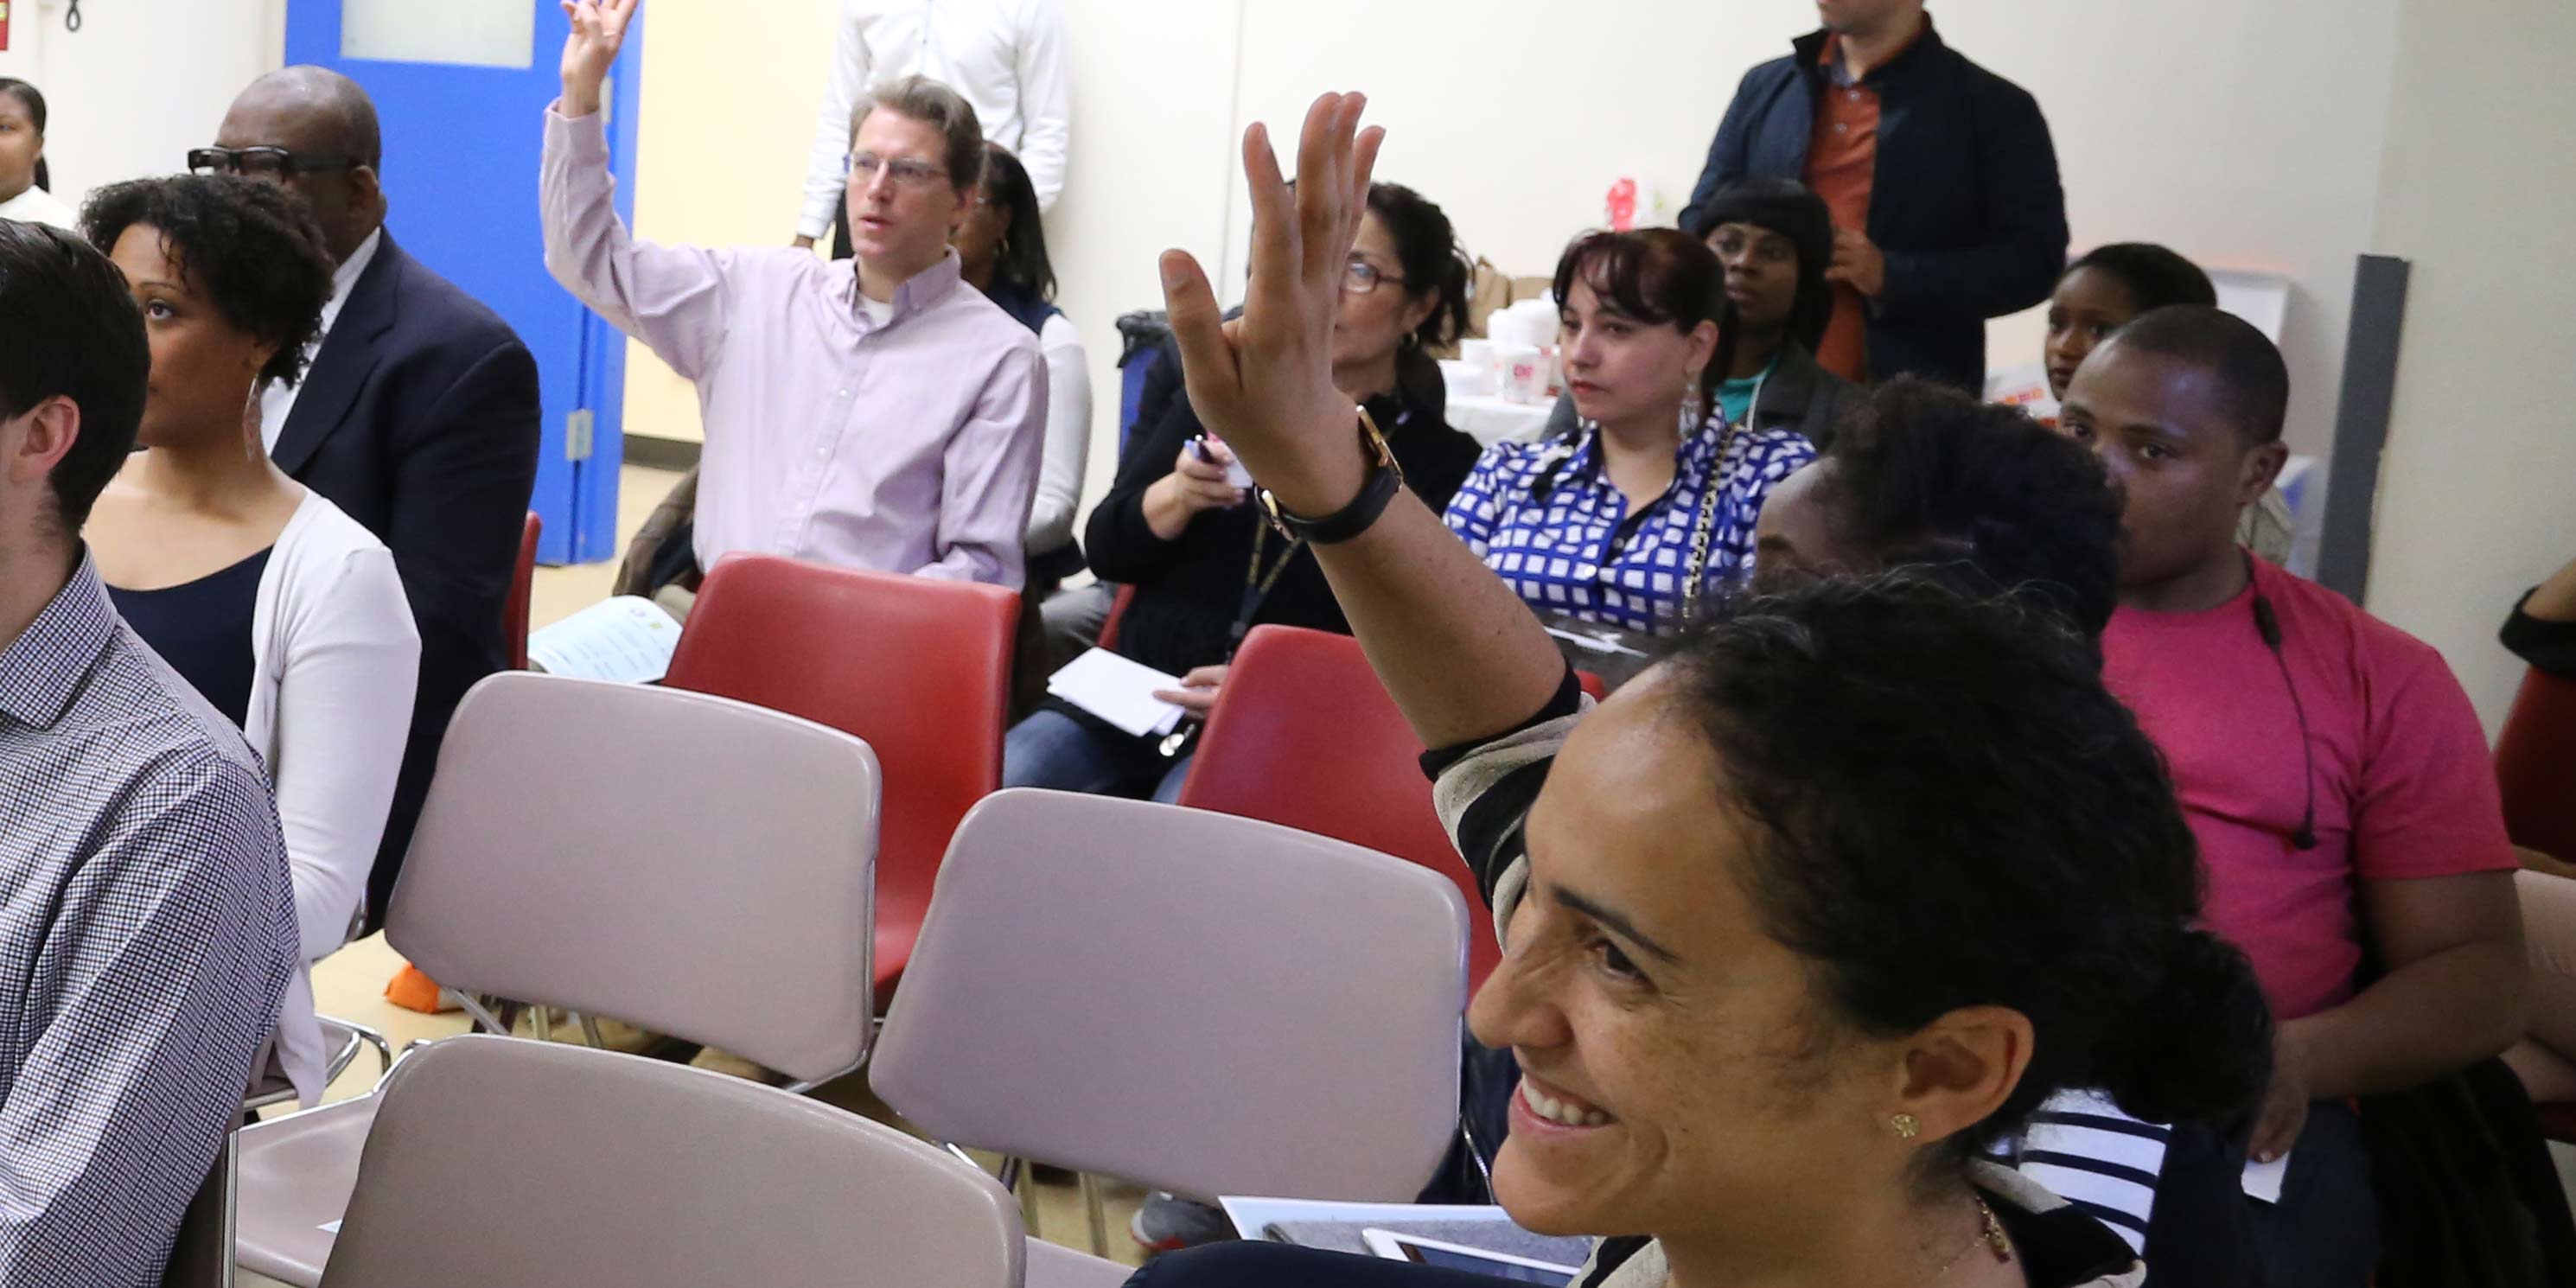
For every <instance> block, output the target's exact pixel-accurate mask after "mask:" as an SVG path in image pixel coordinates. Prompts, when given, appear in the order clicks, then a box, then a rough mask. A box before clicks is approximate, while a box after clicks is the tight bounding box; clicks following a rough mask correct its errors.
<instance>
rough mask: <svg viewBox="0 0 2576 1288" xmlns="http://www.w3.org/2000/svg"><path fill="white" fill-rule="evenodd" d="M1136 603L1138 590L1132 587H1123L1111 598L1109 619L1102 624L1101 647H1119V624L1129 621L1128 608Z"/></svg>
mask: <svg viewBox="0 0 2576 1288" xmlns="http://www.w3.org/2000/svg"><path fill="white" fill-rule="evenodd" d="M1135 602H1136V588H1135V587H1134V586H1132V585H1122V586H1120V587H1119V588H1118V593H1117V594H1115V595H1112V596H1110V598H1109V617H1108V618H1107V620H1105V621H1103V622H1101V623H1100V647H1102V648H1107V649H1114V648H1116V647H1118V624H1119V623H1120V622H1123V621H1125V620H1127V606H1128V605H1129V604H1132V603H1135Z"/></svg>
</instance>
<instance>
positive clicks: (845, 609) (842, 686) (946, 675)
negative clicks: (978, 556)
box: [663, 555, 1020, 999]
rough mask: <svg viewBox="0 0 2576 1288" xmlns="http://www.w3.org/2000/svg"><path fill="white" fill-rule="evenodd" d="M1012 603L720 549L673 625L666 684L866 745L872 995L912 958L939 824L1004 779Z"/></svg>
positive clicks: (963, 585)
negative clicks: (879, 800)
mask: <svg viewBox="0 0 2576 1288" xmlns="http://www.w3.org/2000/svg"><path fill="white" fill-rule="evenodd" d="M1019 611H1020V597H1019V596H1018V595H1015V594H1013V593H1011V592H1010V591H1007V590H1003V589H1001V588H1000V587H998V586H986V585H981V584H978V583H974V582H958V581H936V580H933V579H931V578H928V577H907V576H898V575H895V574H891V573H879V572H861V571H858V570H856V569H850V568H833V567H829V566H826V565H823V564H817V563H808V562H805V561H803V560H797V559H785V558H780V557H778V556H776V555H728V556H726V557H725V558H724V559H722V560H720V561H718V562H717V564H716V566H715V570H714V571H713V572H710V573H708V574H707V579H706V583H705V584H704V585H702V586H701V587H699V589H698V599H697V604H696V605H695V606H694V607H693V608H691V609H690V610H689V621H688V625H687V626H685V627H683V628H682V629H681V631H680V645H679V649H678V651H677V652H675V653H674V654H673V655H672V657H671V670H670V674H669V675H668V676H666V677H664V679H663V683H665V684H668V685H671V686H672V687H674V688H682V689H694V690H696V691H698V692H700V693H713V694H716V695H719V696H721V697H728V698H733V699H736V700H739V701H743V702H750V703H754V704H756V705H759V706H764V707H768V708H770V709H772V710H775V711H784V712H787V713H788V714H790V715H797V716H803V717H805V718H806V719H808V720H812V721H814V722H815V723H817V724H824V725H829V726H831V727H832V728H835V729H839V730H842V731H844V732H847V733H852V734H856V735H858V736H859V737H861V738H863V739H866V740H867V743H868V745H869V746H870V747H872V748H874V749H875V751H876V753H877V763H878V765H879V766H880V767H881V768H882V769H883V770H884V774H885V810H884V813H883V815H882V816H881V818H880V819H879V821H878V831H877V892H876V922H877V929H876V984H877V991H878V993H879V995H880V998H881V999H882V997H883V995H884V994H885V992H886V990H888V989H890V988H891V987H893V985H894V982H895V981H896V980H897V979H899V978H901V977H902V975H903V968H904V964H905V963H906V962H907V961H909V960H910V959H911V957H912V943H913V940H914V938H915V937H916V936H918V935H919V934H920V933H921V917H922V913H923V912H924V911H926V910H927V909H928V908H929V907H930V889H931V883H932V881H933V879H934V878H935V877H937V875H938V873H939V860H940V856H941V855H943V854H945V853H947V850H948V838H949V834H950V833H952V832H954V831H956V830H957V820H959V819H961V818H963V817H965V815H966V811H967V810H969V809H972V808H973V807H974V805H975V802H977V801H980V800H982V799H984V797H986V796H988V795H990V794H991V793H992V792H993V791H994V790H995V789H997V788H999V787H1000V786H1001V783H1002V724H1003V720H1004V718H1005V716H1006V715H1007V713H1008V711H1009V707H1010V694H1011V641H1012V630H1013V628H1014V626H1015V624H1016V623H1017V621H1018V618H1019Z"/></svg>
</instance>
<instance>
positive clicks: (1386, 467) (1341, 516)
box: [1260, 407, 1404, 546]
mask: <svg viewBox="0 0 2576 1288" xmlns="http://www.w3.org/2000/svg"><path fill="white" fill-rule="evenodd" d="M1358 411H1359V414H1360V451H1361V453H1362V454H1364V455H1366V456H1367V457H1368V461H1369V474H1368V479H1367V480H1366V481H1365V482H1363V483H1361V484H1360V494H1359V495H1358V496H1356V497H1353V498H1351V503H1350V504H1349V505H1346V506H1343V507H1342V508H1341V509H1339V510H1336V511H1334V512H1333V513H1331V514H1328V515H1324V516H1323V517H1321V518H1315V519H1309V518H1306V517H1305V516H1303V515H1299V514H1296V513H1293V512H1291V511H1290V510H1289V509H1288V508H1287V507H1286V506H1283V505H1281V504H1279V498H1278V497H1276V496H1274V495H1272V494H1271V492H1270V489H1268V488H1262V489H1260V493H1261V512H1262V514H1263V515H1264V516H1265V517H1267V518H1268V519H1269V520H1270V526H1271V527H1273V528H1276V529H1277V530H1278V532H1279V535H1280V536H1283V537H1286V538H1288V539H1289V540H1291V541H1304V542H1306V543H1307V544H1309V545H1317V546H1329V545H1332V544H1334V543H1336V542H1342V541H1348V540H1350V539H1351V538H1353V537H1356V536H1358V535H1359V534H1361V533H1363V532H1366V531H1368V530H1369V525H1370V524H1373V523H1375V522H1377V517H1378V516H1379V515H1381V514H1384V513H1386V503H1387V502H1389V501H1392V500H1394V499H1395V493H1396V489H1398V488H1400V487H1403V486H1404V467H1403V466H1401V465H1398V464H1396V462H1395V449H1394V448H1391V447H1389V446H1387V444H1386V435H1384V434H1381V433H1379V432H1378V428H1377V420H1376V419H1375V418H1374V417H1372V416H1370V415H1369V413H1368V408H1366V407H1361V408H1359V409H1358Z"/></svg>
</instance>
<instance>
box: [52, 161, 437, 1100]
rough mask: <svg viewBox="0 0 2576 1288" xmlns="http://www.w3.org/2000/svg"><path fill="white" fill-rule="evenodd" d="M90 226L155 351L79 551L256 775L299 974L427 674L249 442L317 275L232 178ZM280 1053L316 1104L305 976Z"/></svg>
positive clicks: (257, 197)
mask: <svg viewBox="0 0 2576 1288" xmlns="http://www.w3.org/2000/svg"><path fill="white" fill-rule="evenodd" d="M83 227H84V231H85V232H86V233H87V234H88V236H89V237H90V239H91V240H92V241H93V242H95V243H97V244H98V245H99V246H101V247H102V248H104V249H106V250H107V251H108V253H109V255H110V256H111V257H112V258H113V259H114V260H115V262H116V265H117V267H118V268H120V269H122V270H124V272H125V276H126V280H127V282H128V284H129V285H130V286H131V287H132V288H133V291H134V298H135V303H136V304H137V305H138V306H139V307H140V308H141V309H142V310H143V315H144V325H145V330H146V333H147V334H148V335H149V337H150V339H151V344H152V375H151V381H150V391H149V397H148V398H147V400H146V402H145V406H144V415H143V426H142V431H141V434H140V436H139V439H140V443H141V446H142V447H143V448H144V449H145V450H142V451H139V452H137V453H135V454H134V455H133V456H131V457H129V458H128V459H127V460H126V462H125V464H124V466H123V468H122V469H121V470H120V471H119V473H118V474H117V476H116V478H115V480H114V481H113V482H111V483H110V484H109V485H108V487H107V490H106V491H105V492H104V493H103V494H102V495H101V496H100V498H99V501H98V505H97V508H96V509H95V510H94V511H93V512H92V514H91V517H90V521H89V525H88V528H87V535H88V539H89V542H90V547H91V550H92V552H93V554H94V555H95V556H96V558H97V560H98V566H99V570H100V572H101V574H102V575H103V576H104V578H105V579H106V581H107V583H108V589H109V593H110V595H111V596H112V597H113V598H114V599H115V601H116V604H117V608H118V611H119V612H120V613H122V614H123V615H124V616H125V618H126V620H127V622H128V623H129V624H130V625H132V626H133V627H134V630H135V633H136V634H138V635H140V636H141V637H142V638H143V639H144V641H145V642H146V643H148V644H150V645H152V647H153V648H154V649H155V650H156V651H158V652H159V653H161V655H162V657H163V659H164V660H165V661H167V662H169V663H170V664H171V667H172V668H173V669H174V670H176V671H178V673H179V674H180V675H181V676H183V677H185V678H186V679H187V680H188V681H189V683H191V684H192V685H194V686H196V688H197V690H198V691H199V693H200V694H202V695H203V696H204V697H205V699H206V700H207V701H208V702H209V703H211V704H213V706H214V707H215V708H216V709H217V710H219V711H222V712H224V713H225V714H227V715H229V716H231V717H232V718H233V719H234V720H237V721H239V722H240V723H241V726H242V731H243V734H244V736H245V738H246V739H247V740H248V741H249V743H250V745H251V749H252V750H254V751H256V752H258V753H259V754H260V756H261V758H262V760H263V761H264V762H265V763H266V764H267V766H268V771H269V776H270V779H271V781H272V783H273V784H274V785H275V788H276V792H277V809H278V819H279V821H280V823H281V824H283V826H284V830H285V835H286V848H287V859H288V862H289V864H290V866H291V869H292V875H293V879H294V888H295V914H296V922H297V928H298V934H299V936H300V938H301V941H302V948H303V954H304V959H305V960H306V961H307V962H311V961H313V960H315V959H318V958H320V957H322V956H324V955H326V954H328V953H330V952H331V951H333V950H334V949H337V948H338V947H340V945H341V943H342V942H343V941H344V940H345V939H346V938H347V936H348V932H349V928H350V925H351V923H352V922H353V920H354V919H355V918H356V916H357V913H358V903H359V899H360V898H361V896H362V895H363V894H364V892H365V890H366V886H367V871H368V868H369V867H370V866H371V865H372V863H373V862H374V859H375V853H376V845H377V842H378V841H379V840H380V839H382V836H383V833H384V827H385V813H386V810H387V808H388V807H389V805H390V804H391V802H392V799H393V788H394V775H395V772H396V770H398V769H399V768H400V766H401V764H402V754H403V745H404V738H405V735H406V732H407V730H408V729H409V727H410V722H411V704H412V691H413V686H414V681H415V679H416V677H417V674H418V671H419V668H420V636H419V634H418V633H417V631H416V630H415V629H414V628H413V625H412V619H411V610H410V608H409V606H408V605H407V604H406V603H405V601H404V598H403V591H402V582H401V580H400V578H399V577H397V576H396V574H395V572H394V563H393V556H392V555H391V554H390V553H389V552H388V551H387V550H386V549H385V546H384V544H383V543H382V542H379V541H377V540H376V539H375V537H374V536H372V535H371V534H369V533H368V532H367V530H366V529H365V528H363V527H360V526H359V525H358V523H357V522H356V521H355V520H352V519H351V518H349V517H348V516H347V515H345V514H343V513H341V512H340V510H339V509H338V508H337V507H335V506H333V505H332V504H331V503H330V502H329V501H326V500H324V499H323V498H322V497H320V496H319V495H316V494H314V493H312V492H309V491H307V490H305V488H304V487H302V486H301V485H299V484H297V483H296V482H294V481H293V480H291V479H289V478H287V477H286V475H285V474H283V473H281V472H280V471H279V470H278V469H277V468H276V466H274V465H272V464H270V462H269V459H268V454H267V451H266V449H265V447H264V446H263V445H262V443H261V441H260V435H259V428H258V426H259V416H258V406H259V403H258V391H259V389H260V388H261V387H262V386H263V385H264V384H265V383H266V382H267V381H270V380H283V381H288V382H292V381H293V380H294V379H295V378H296V375H297V373H298V372H299V371H300V369H301V368H302V367H303V365H304V355H305V351H306V349H307V346H308V345H309V344H311V343H312V342H313V341H314V340H315V339H316V338H317V337H318V335H319V334H320V332H321V330H322V328H323V326H324V321H323V318H324V313H325V307H326V305H327V304H328V303H329V302H330V301H331V300H332V269H331V263H330V260H329V258H328V257H327V256H326V255H325V253H324V252H323V250H322V242H321V235H320V233H319V231H318V230H316V229H315V228H314V226H313V222H312V218H311V216H310V215H308V214H307V213H305V211H304V209H303V207H302V206H300V205H298V204H296V202H295V199H294V198H293V197H291V196H289V195H287V193H286V192H285V191H284V190H283V189H280V188H276V187H273V186H266V185H261V184H257V183H253V182H250V181H248V180H243V179H234V178H229V177H198V176H180V177H176V178H169V179H150V180H141V181H137V182H134V183H127V184H119V185H116V186H114V187H111V188H107V189H104V190H102V191H101V192H99V193H98V194H97V195H96V196H94V197H93V198H92V199H91V200H90V203H89V205H88V208H87V210H86V212H85V215H84V221H83ZM277 1053H278V1063H279V1065H280V1067H281V1068H282V1069H283V1070H284V1071H285V1073H286V1075H287V1077H288V1079H289V1080H290V1081H292V1082H293V1083H294V1084H295V1089H296V1092H297V1094H298V1096H299V1097H300V1098H301V1099H302V1100H303V1101H304V1103H306V1104H308V1105H309V1104H312V1103H314V1102H315V1101H316V1100H317V1099H318V1098H319V1097H320V1095H321V1094H322V1090H323V1081H324V1069H325V1064H326V1062H327V1060H328V1053H327V1052H326V1051H324V1050H323V1047H322V1037H321V1031H320V1029H319V1027H318V1025H317V1024H316V1022H315V1020H314V1016H313V997H312V988H311V984H310V981H309V980H308V979H307V978H306V977H305V975H304V974H303V973H301V972H299V973H298V975H297V977H296V979H295V981H294V982H293V983H292V984H291V985H289V987H288V989H287V995H286V999H285V1001H284V1002H283V1004H282V1005H281V1008H280V1015H279V1020H278V1032H277Z"/></svg>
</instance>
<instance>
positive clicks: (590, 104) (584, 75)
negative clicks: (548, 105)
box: [563, 0, 643, 116]
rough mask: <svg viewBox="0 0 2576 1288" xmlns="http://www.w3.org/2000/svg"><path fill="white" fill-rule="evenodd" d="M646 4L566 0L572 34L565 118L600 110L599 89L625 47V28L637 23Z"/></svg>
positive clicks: (566, 59) (566, 55) (566, 54)
mask: <svg viewBox="0 0 2576 1288" xmlns="http://www.w3.org/2000/svg"><path fill="white" fill-rule="evenodd" d="M641 3H643V0H563V11H564V16H565V17H566V18H569V19H571V20H572V31H571V32H570V33H569V34H567V35H566V36H565V37H564V50H563V114H564V115H566V116H588V115H590V114H591V113H593V112H596V111H598V110H599V91H600V87H601V86H602V85H604V84H606V83H607V81H608V69H609V68H610V67H612V66H614V65H616V62H617V51H618V50H620V49H623V48H625V46H626V24H628V23H630V22H633V21H634V20H635V8H636V6H637V5H639V4H641Z"/></svg>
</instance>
